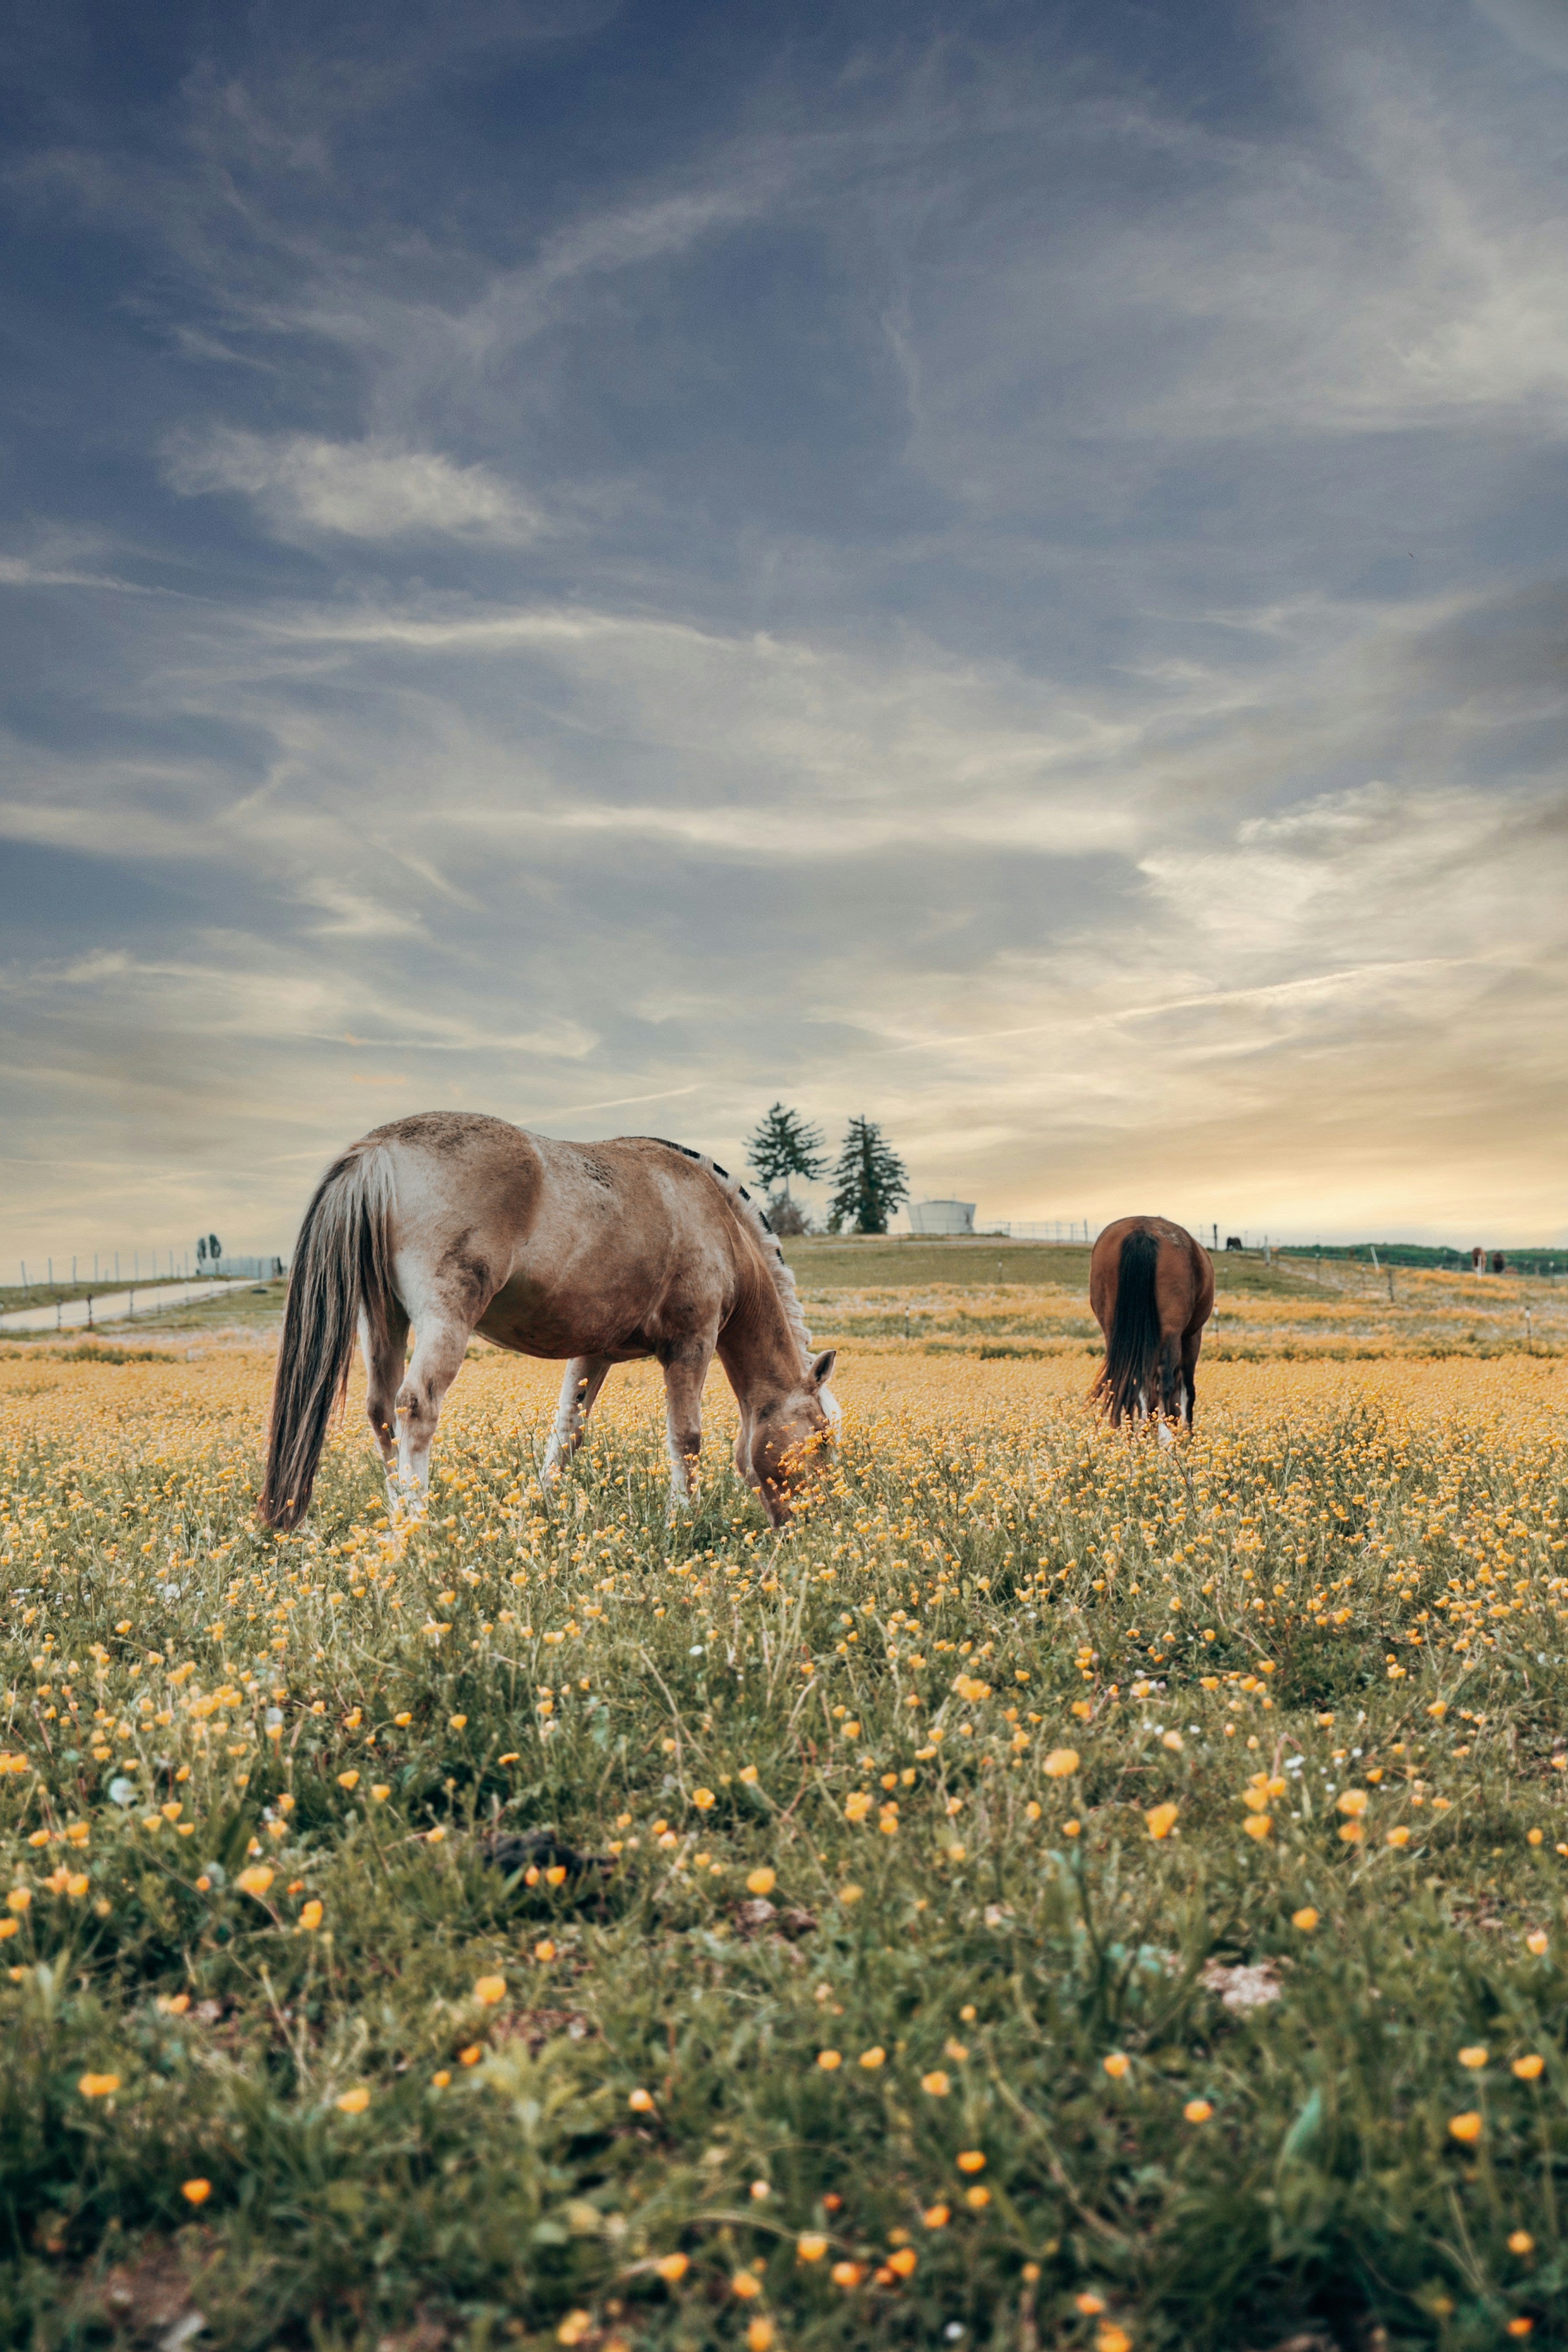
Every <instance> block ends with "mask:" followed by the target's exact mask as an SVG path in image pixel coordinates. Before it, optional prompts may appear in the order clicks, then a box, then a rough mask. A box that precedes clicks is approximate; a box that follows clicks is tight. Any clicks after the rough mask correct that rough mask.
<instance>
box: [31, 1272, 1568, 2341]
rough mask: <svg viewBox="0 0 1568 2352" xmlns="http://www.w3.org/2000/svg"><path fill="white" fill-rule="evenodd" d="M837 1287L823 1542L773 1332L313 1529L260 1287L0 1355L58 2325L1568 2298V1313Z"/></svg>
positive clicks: (818, 2324) (1530, 2324)
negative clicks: (1412, 1335)
mask: <svg viewBox="0 0 1568 2352" xmlns="http://www.w3.org/2000/svg"><path fill="white" fill-rule="evenodd" d="M1004 1287H1005V1286H1004ZM966 1296H967V1298H968V1307H969V1308H971V1309H973V1311H974V1312H976V1313H980V1312H982V1311H983V1310H984V1297H976V1296H975V1295H974V1294H973V1292H971V1293H970V1294H967V1295H966ZM1277 1303H1278V1302H1273V1304H1276V1305H1277ZM1014 1304H1015V1305H1016V1302H1015V1303H1014ZM1222 1304H1223V1302H1222ZM1261 1305H1262V1306H1263V1307H1270V1306H1271V1302H1270V1300H1268V1298H1265V1299H1263V1300H1262V1301H1261ZM937 1306H938V1307H940V1308H942V1311H943V1312H946V1313H948V1314H949V1316H950V1319H951V1318H952V1317H956V1316H960V1315H962V1313H963V1312H964V1311H966V1310H965V1307H964V1302H963V1301H962V1300H960V1301H958V1302H957V1303H956V1304H955V1303H954V1301H953V1300H952V1299H951V1298H950V1299H947V1300H945V1301H943V1300H942V1299H938V1300H937ZM1036 1306H1037V1309H1038V1308H1039V1307H1040V1306H1041V1302H1039V1301H1038V1300H1037V1302H1036ZM839 1307H840V1311H839V1313H838V1315H837V1326H836V1328H841V1329H842V1330H843V1331H844V1332H845V1333H846V1335H847V1336H848V1337H849V1339H850V1340H851V1345H850V1347H849V1351H848V1353H847V1358H846V1360H845V1361H844V1363H843V1366H842V1368H841V1372H840V1376H839V1380H838V1381H837V1386H838V1387H839V1389H840V1392H841V1394H842V1396H843V1400H844V1402H845V1404H846V1407H847V1425H846V1430H845V1434H844V1441H843V1444H842V1448H841V1451H840V1453H839V1455H838V1457H837V1462H836V1464H835V1465H834V1466H833V1468H832V1470H831V1472H830V1474H829V1475H828V1477H827V1478H826V1481H825V1483H824V1485H823V1486H822V1487H821V1488H820V1489H819V1491H818V1493H817V1495H816V1498H815V1499H814V1501H813V1503H812V1505H811V1507H810V1508H809V1509H808V1510H807V1511H806V1512H805V1514H804V1515H803V1516H802V1517H801V1518H800V1519H799V1520H798V1521H797V1523H796V1525H795V1527H794V1528H792V1529H791V1530H790V1531H789V1532H788V1534H787V1535H785V1536H784V1537H783V1538H778V1537H775V1536H774V1535H773V1533H772V1532H771V1531H770V1530H769V1529H768V1528H767V1526H766V1524H765V1522H764V1520H763V1517H762V1515H761V1513H760V1511H759V1510H758V1509H757V1508H756V1507H755V1506H754V1505H753V1504H752V1502H751V1500H750V1499H749V1498H748V1497H747V1496H745V1495H744V1494H743V1492H742V1490H741V1489H740V1488H739V1487H738V1486H736V1485H735V1484H734V1483H733V1481H732V1480H731V1476H730V1475H729V1473H728V1471H727V1469H724V1468H722V1467H721V1465H723V1464H724V1462H725V1461H726V1429H725V1424H726V1421H727V1410H726V1407H727V1400H726V1397H725V1395H724V1393H723V1391H722V1390H721V1387H720V1386H719V1384H718V1382H717V1381H715V1385H714V1389H713V1390H710V1407H711V1415H710V1437H709V1457H708V1458H709V1462H710V1472H709V1477H708V1481H707V1483H706V1485H705V1486H704V1489H703V1491H702V1493H701V1495H700V1499H699V1501H698V1504H697V1506H696V1507H695V1508H694V1509H693V1511H692V1512H691V1513H690V1514H689V1516H688V1517H684V1518H682V1519H680V1520H679V1521H677V1522H676V1523H675V1524H673V1525H670V1524H667V1520H666V1507H665V1496H666V1475H665V1465H664V1458H663V1441H662V1429H661V1425H660V1421H659V1395H658V1382H657V1376H656V1375H655V1374H653V1373H652V1372H651V1371H648V1370H642V1369H637V1370H631V1371H629V1372H625V1373H621V1374H617V1375H616V1378H615V1379H614V1381H612V1383H611V1385H610V1387H609V1388H608V1390H607V1391H606V1392H605V1400H604V1402H603V1403H602V1405H601V1407H600V1411H599V1416H598V1418H597V1419H596V1421H595V1429H594V1433H593V1436H592V1439H591V1441H590V1444H589V1445H588V1447H587V1448H586V1449H585V1451H584V1454H583V1455H582V1456H581V1457H580V1458H579V1461H578V1463H577V1465H576V1466H575V1467H574V1470H573V1471H572V1473H571V1474H570V1475H569V1476H568V1477H567V1478H566V1479H565V1480H564V1481H563V1484H562V1485H561V1486H559V1487H558V1488H556V1489H555V1490H554V1491H553V1493H552V1495H551V1496H549V1497H548V1498H546V1497H545V1496H543V1495H542V1492H541V1490H540V1487H539V1486H538V1482H537V1478H536V1476H535V1464H536V1462H537V1459H538V1457H539V1454H540V1451H541V1447H542V1437H543V1433H544V1430H545V1428H546V1425H547V1419H548V1413H549V1409H550V1406H551V1404H552V1400H553V1392H554V1389H555V1385H556V1381H557V1378H558V1374H557V1372H556V1371H555V1370H553V1369H552V1368H549V1367H532V1366H529V1365H526V1364H520V1363H518V1362H516V1361H513V1360H507V1359H503V1358H502V1357H500V1356H499V1355H497V1354H495V1353H494V1352H491V1351H486V1352H483V1353H480V1352H476V1353H475V1354H474V1356H473V1357H472V1359H471V1360H470V1361H469V1363H468V1366H467V1367H466V1368H465V1370H464V1373H463V1375H462V1377H461V1379H460V1381H458V1386H457V1388H456V1389H455V1390H454V1391H453V1393H452V1396H451V1398H450V1400H449V1402H448V1406H447V1412H446V1414H445V1416H444V1419H443V1423H442V1430H441V1435H440V1439H439V1441H438V1444H437V1483H436V1486H435V1489H434V1493H433V1497H432V1507H431V1509H430V1512H429V1515H428V1517H427V1518H426V1520H425V1522H424V1523H423V1524H422V1525H421V1526H420V1527H419V1528H417V1529H416V1531H415V1532H413V1533H412V1534H409V1535H405V1536H401V1537H400V1536H399V1535H398V1534H397V1533H396V1532H395V1530H394V1529H393V1528H391V1527H390V1526H389V1524H388V1520H387V1517H386V1513H385V1510H384V1497H383V1493H382V1489H381V1486H380V1482H379V1478H378V1477H377V1475H375V1471H374V1460H373V1456H372V1454H371V1450H370V1446H369V1442H368V1438H367V1437H366V1436H365V1435H364V1434H363V1424H362V1423H360V1421H359V1419H358V1404H357V1396H358V1388H357V1383H356V1388H355V1391H354V1395H353V1398H352V1399H351V1405H350V1412H349V1419H348V1421H347V1423H346V1424H345V1427H344V1430H343V1433H342V1436H341V1438H340V1439H339V1440H337V1441H335V1442H334V1444H333V1447H332V1449H331V1453H330V1454H329V1458H328V1461H327V1464H326V1466H325V1470H324V1474H323V1477H322V1481H321V1487H320V1488H319V1490H318V1499H317V1504H316V1507H315V1508H314V1510H313V1512H312V1516H311V1518H310V1522H309V1523H308V1525H307V1526H306V1528H304V1529H302V1530H301V1531H300V1533H299V1534H297V1535H296V1536H294V1537H292V1538H275V1537H272V1536H269V1535H265V1534H263V1533H262V1532H261V1531H259V1530H258V1528H257V1525H256V1523H255V1519H254V1496H255V1491H256V1486H257V1479H258V1454H259V1446H260V1441H261V1435H262V1431H263V1426H264V1421H265V1412H266V1399H267V1391H268V1383H269V1378H270V1361H269V1355H268V1349H267V1348H266V1347H265V1346H264V1345H261V1344H259V1343H258V1335H256V1334H252V1335H249V1336H248V1337H247V1334H245V1333H244V1332H243V1331H242V1332H240V1333H239V1334H237V1336H236V1337H235V1338H233V1339H231V1341H230V1342H229V1343H228V1344H225V1345H216V1344H214V1345H211V1346H207V1347H205V1351H203V1352H200V1353H187V1352H182V1351H180V1350H179V1349H176V1351H175V1352H174V1353H173V1354H170V1355H165V1356H163V1357H159V1356H157V1354H156V1353H155V1351H154V1352H153V1355H152V1356H151V1358H150V1360H141V1358H140V1356H139V1355H138V1354H137V1352H136V1351H134V1350H132V1351H130V1352H129V1360H122V1361H114V1360H96V1361H94V1360H82V1359H81V1356H80V1351H79V1350H78V1349H69V1350H67V1351H65V1352H64V1353H61V1354H57V1355H52V1356H51V1355H49V1354H47V1352H45V1351H42V1350H38V1349H31V1350H29V1351H27V1352H25V1353H21V1354H18V1355H16V1356H14V1357H13V1358H11V1359H9V1360H0V1415H3V1421H0V1605H3V1612H4V1619H3V1622H4V1634H5V1654H4V1660H3V1668H0V1671H3V1675H4V1698H5V1716H4V1722H3V1725H0V1870H3V1872H4V1874H5V1875H4V1877H3V1878H0V1939H3V1940H0V2011H3V2026H4V2036H5V2060H4V2065H3V2067H0V2186H3V2200H4V2216H5V2231H6V2241H5V2260H4V2264H3V2266H0V2334H3V2336H4V2339H5V2342H6V2343H16V2344H18V2345H27V2346H37V2347H62V2352H63V2347H67V2346H71V2347H75V2346H89V2345H97V2344H104V2345H109V2344H126V2345H129V2344H132V2343H134V2342H143V2341H144V2342H146V2343H150V2344H151V2343H163V2344H164V2345H165V2346H167V2347H178V2346H180V2345H183V2344H186V2343H189V2344H190V2345H192V2346H193V2347H200V2346H201V2345H203V2344H206V2345H210V2346H214V2347H225V2352H226V2347H247V2348H248V2347H256V2352H261V2347H274V2346H300V2347H307V2346H308V2347H320V2348H321V2352H350V2347H355V2352H358V2347H364V2352H371V2347H385V2352H438V2347H444V2346H450V2347H454V2352H455V2347H480V2346H498V2347H499V2346H504V2345H506V2344H508V2343H520V2344H522V2345H524V2346H544V2345H553V2344H557V2343H560V2344H567V2345H573V2344H575V2345H578V2346H581V2347H587V2352H611V2347H620V2352H642V2347H648V2352H652V2347H660V2352H663V2347H670V2352H699V2347H709V2346H713V2347H719V2346H725V2347H746V2352H793V2347H800V2352H826V2347H867V2346H882V2345H887V2346H898V2347H906V2346H907V2347H927V2346H938V2345H944V2344H952V2345H955V2346H961V2347H969V2346H973V2347H983V2346H991V2345H997V2346H1001V2345H1006V2346H1008V2347H1020V2352H1027V2348H1028V2347H1084V2352H1090V2347H1094V2352H1128V2347H1139V2352H1142V2347H1150V2352H1154V2347H1168V2352H1175V2347H1183V2352H1188V2347H1213V2352H1237V2347H1257V2352H1268V2347H1275V2346H1278V2345H1280V2344H1282V2343H1284V2342H1285V2341H1287V2340H1288V2339H1290V2338H1291V2337H1298V2338H1305V2339H1310V2342H1311V2343H1312V2344H1313V2345H1314V2346H1318V2345H1321V2346H1323V2347H1331V2346H1344V2347H1352V2346H1353V2347H1363V2346H1365V2345H1369V2344H1371V2343H1373V2342H1374V2341H1376V2342H1380V2343H1383V2344H1384V2345H1386V2346H1388V2347H1403V2346H1417V2345H1419V2346H1434V2347H1437V2346H1440V2347H1453V2352H1468V2347H1480V2346H1492V2345H1498V2344H1501V2343H1505V2342H1509V2341H1513V2340H1517V2339H1520V2338H1524V2337H1528V2336H1531V2333H1532V2331H1533V2335H1534V2338H1535V2340H1536V2341H1537V2342H1538V2343H1561V2342H1563V2340H1564V2337H1563V2328H1564V2325H1565V2320H1568V2239H1565V2237H1564V2234H1563V2216H1562V2215H1561V2214H1560V2210H1559V2209H1560V2205H1561V2203H1562V2202H1563V2200H1564V2199H1565V2198H1568V2029H1565V2018H1568V1910H1565V1905H1564V1894H1565V1891H1568V1802H1565V1799H1568V1705H1565V1700H1568V1664H1565V1652H1568V1549H1565V1545H1568V1527H1565V1524H1564V1518H1565V1514H1564V1503H1565V1494H1564V1447H1563V1418H1564V1411H1565V1408H1568V1363H1565V1361H1564V1360H1563V1358H1562V1357H1561V1356H1558V1355H1556V1354H1554V1353H1551V1352H1535V1353H1526V1352H1523V1351H1522V1350H1517V1351H1516V1352H1513V1353H1511V1354H1503V1353H1496V1352H1493V1353H1484V1352H1483V1353H1481V1354H1479V1355H1477V1354H1470V1355H1466V1354H1465V1353H1463V1352H1462V1351H1456V1350H1452V1349H1450V1350H1448V1351H1447V1352H1445V1353H1444V1354H1442V1355H1441V1356H1439V1357H1421V1356H1418V1355H1416V1354H1415V1353H1413V1352H1411V1350H1410V1349H1409V1348H1408V1347H1401V1348H1390V1349H1385V1350H1384V1353H1383V1354H1382V1356H1381V1357H1380V1358H1378V1359H1377V1360H1365V1361H1357V1360H1310V1350H1307V1351H1305V1352H1304V1353H1303V1354H1302V1355H1301V1356H1300V1357H1299V1358H1298V1359H1297V1360H1289V1359H1286V1358H1282V1357H1280V1356H1279V1353H1278V1351H1275V1353H1273V1354H1272V1355H1270V1356H1269V1357H1268V1360H1258V1361H1254V1360H1246V1357H1245V1354H1243V1355H1242V1356H1241V1358H1240V1360H1230V1361H1226V1360H1223V1357H1224V1352H1225V1351H1224V1349H1223V1348H1222V1349H1220V1350H1219V1354H1220V1356H1221V1359H1222V1360H1218V1361H1212V1360H1211V1359H1210V1357H1209V1356H1205V1364H1204V1367H1203V1370H1202V1371H1201V1373H1200V1420H1199V1425H1198V1428H1197V1431H1196V1433H1195V1434H1194V1436H1193V1437H1192V1438H1191V1439H1190V1440H1184V1441H1183V1442H1182V1443H1180V1444H1176V1445H1174V1446H1161V1445H1159V1444H1154V1443H1152V1442H1149V1441H1148V1440H1147V1439H1146V1438H1144V1439H1133V1440H1129V1439H1128V1438H1127V1437H1125V1436H1121V1437H1118V1436H1113V1435H1111V1434H1110V1433H1109V1432H1107V1431H1105V1430H1103V1429H1101V1428H1099V1427H1097V1426H1096V1425H1095V1424H1094V1423H1092V1422H1091V1421H1090V1420H1089V1417H1088V1415H1087V1412H1086V1409H1085V1406H1084V1402H1083V1391H1084V1389H1085V1387H1086V1385H1087V1378H1088V1374H1089V1369H1090V1365H1089V1356H1088V1354H1087V1352H1086V1349H1085V1347H1084V1345H1083V1343H1082V1340H1081V1338H1079V1337H1078V1336H1077V1335H1075V1334H1074V1333H1072V1332H1070V1331H1069V1332H1064V1333H1062V1334H1060V1335H1058V1336H1059V1337H1060V1338H1061V1339H1062V1342H1063V1344H1062V1345H1061V1346H1060V1347H1059V1348H1058V1349H1057V1350H1056V1351H1055V1352H1051V1351H1050V1350H1049V1349H1047V1348H1045V1347H1044V1346H1042V1347H1040V1348H1039V1349H1038V1350H1037V1352H1035V1353H1033V1354H1031V1353H1029V1352H1028V1351H1027V1350H1026V1349H1025V1347H1024V1340H1023V1339H1016V1348H1017V1350H1018V1351H1017V1352H1014V1353H1003V1354H996V1355H992V1356H990V1357H988V1356H987V1355H986V1354H985V1353H984V1346H992V1345H998V1346H999V1345H1000V1344H1001V1342H1000V1341H999V1340H996V1339H994V1338H987V1336H986V1334H985V1333H984V1332H979V1333H978V1334H976V1335H972V1336H973V1337H974V1339H975V1344H974V1345H972V1346H966V1347H962V1348H960V1347H939V1346H938V1345H936V1344H935V1342H934V1341H933V1340H931V1339H930V1337H929V1335H928V1338H927V1339H926V1340H923V1341H922V1339H921V1336H920V1334H919V1333H918V1331H916V1332H912V1333H911V1338H910V1341H909V1342H907V1343H906V1342H905V1340H904V1339H903V1337H902V1326H901V1313H902V1309H901V1307H900V1305H899V1302H898V1300H897V1299H896V1298H894V1299H893V1300H892V1302H891V1303H890V1304H889V1302H888V1301H887V1300H885V1299H884V1298H883V1297H881V1296H880V1295H879V1294H878V1293H877V1291H876V1286H875V1285H873V1286H871V1287H870V1288H869V1289H868V1290H867V1291H866V1292H865V1293H864V1295H863V1296H861V1297H859V1298H858V1301H857V1300H856V1299H855V1298H850V1297H841V1298H840V1301H839ZM814 1311H815V1310H814ZM996 1311H997V1312H998V1313H1005V1312H1008V1311H1012V1309H1011V1308H1010V1307H1009V1304H1008V1302H1007V1301H1006V1300H1004V1301H1003V1302H1002V1305H1001V1306H1000V1307H998V1308H997V1309H996ZM1018 1311H1019V1312H1020V1313H1021V1312H1022V1309H1021V1308H1019V1309H1018ZM1064 1311H1065V1310H1064ZM1235 1311H1236V1312H1237V1314H1239V1311H1240V1309H1239V1304H1237V1305H1236V1309H1235ZM816 1319H817V1320H818V1321H819V1322H821V1321H822V1320H823V1318H822V1317H821V1315H820V1313H818V1314H817V1317H816ZM826 1320H827V1321H828V1322H829V1323H834V1321H835V1318H834V1317H833V1316H829V1317H827V1318H826ZM1223 1332H1224V1317H1223V1315H1222V1336H1223ZM857 1334H858V1336H857ZM943 1336H944V1335H942V1334H938V1335H937V1338H938V1339H942V1337H943ZM945 1336H946V1337H948V1338H951V1337H952V1334H951V1333H950V1334H948V1335H945ZM960 1336H961V1337H962V1332H961V1333H960ZM1047 1336H1048V1335H1047ZM1027 1337H1028V1335H1027V1334H1025V1335H1024V1339H1026V1338H1027ZM195 1344H197V1343H195V1342H194V1343H193V1345H195ZM203 2328H205V2333H203V2332H201V2330H202V2329H203ZM1376 2330H1381V2331H1383V2332H1382V2334H1381V2335H1376V2334H1374V2331H1376ZM182 2331H184V2332H182Z"/></svg>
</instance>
